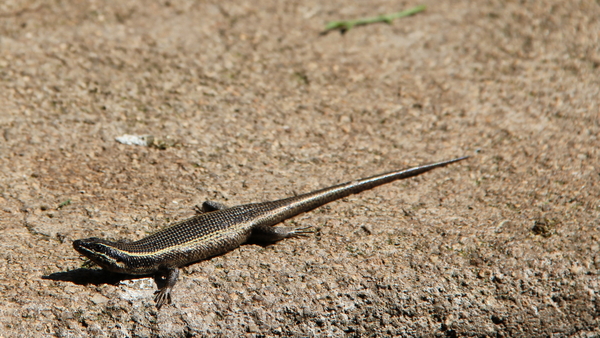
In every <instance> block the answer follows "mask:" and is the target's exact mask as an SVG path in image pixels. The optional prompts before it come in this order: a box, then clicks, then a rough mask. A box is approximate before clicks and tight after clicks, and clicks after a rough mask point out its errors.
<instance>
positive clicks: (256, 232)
mask: <svg viewBox="0 0 600 338" xmlns="http://www.w3.org/2000/svg"><path fill="white" fill-rule="evenodd" d="M314 232H315V229H314V228H313V227H310V226H306V227H286V226H269V227H259V228H255V229H253V230H252V234H251V235H250V239H249V241H252V242H266V243H273V242H277V241H280V240H282V239H284V238H290V237H307V236H308V235H309V234H312V233H314Z"/></svg>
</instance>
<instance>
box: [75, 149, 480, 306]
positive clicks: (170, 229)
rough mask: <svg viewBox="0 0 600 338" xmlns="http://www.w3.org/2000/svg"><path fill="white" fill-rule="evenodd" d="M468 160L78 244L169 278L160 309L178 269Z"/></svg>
mask: <svg viewBox="0 0 600 338" xmlns="http://www.w3.org/2000/svg"><path fill="white" fill-rule="evenodd" d="M467 158H468V156H464V157H459V158H455V159H452V160H448V161H443V162H437V163H431V164H425V165H421V166H417V167H412V168H409V169H404V170H396V171H391V172H388V173H384V174H380V175H375V176H371V177H368V178H363V179H359V180H353V181H349V182H346V183H342V184H338V185H335V186H332V187H328V188H324V189H320V190H316V191H313V192H310V193H306V194H302V195H298V196H293V197H288V198H284V199H280V200H276V201H269V202H261V203H251V204H244V205H238V206H234V207H227V206H225V205H223V204H221V203H218V202H214V201H205V202H204V203H203V204H202V207H201V208H198V209H200V210H197V214H196V215H195V216H193V217H191V218H188V219H185V220H183V221H180V222H176V223H174V224H171V225H169V226H167V227H165V228H164V229H162V230H159V231H157V232H155V233H153V234H151V235H149V236H147V237H145V238H142V239H140V240H138V241H134V242H131V241H111V240H107V239H101V238H97V237H91V238H86V239H78V240H75V241H73V248H74V249H75V250H76V251H78V252H79V253H80V254H82V255H83V256H85V257H87V258H88V259H89V260H90V261H91V263H95V264H96V265H98V266H100V267H101V268H103V269H105V270H108V271H111V272H116V273H122V274H129V275H150V274H155V275H156V274H158V275H159V276H164V277H165V280H166V282H165V285H164V287H162V288H161V289H160V290H158V291H157V293H156V296H155V302H156V307H157V308H158V309H159V310H160V308H161V307H162V306H163V305H165V304H167V303H171V302H172V297H171V292H172V290H173V287H174V286H175V284H176V283H177V280H178V278H179V268H181V267H183V266H187V265H189V264H192V263H195V262H199V261H202V260H206V259H209V258H211V257H214V256H218V255H221V254H224V253H226V252H228V251H231V250H233V249H235V248H237V247H239V246H240V245H242V244H243V243H245V242H249V241H251V242H266V243H270V242H273V243H274V242H277V241H280V240H282V239H284V238H290V237H296V236H307V235H308V234H309V233H312V232H313V231H312V230H311V228H310V227H287V226H274V225H276V224H278V223H280V222H282V221H284V220H286V219H288V218H291V217H294V216H296V215H298V214H301V213H303V212H307V211H310V210H313V209H315V208H317V207H320V206H322V205H325V204H327V203H329V202H332V201H335V200H338V199H340V198H343V197H346V196H349V195H352V194H357V193H360V192H362V191H365V190H368V189H372V188H374V187H376V186H379V185H382V184H386V183H390V182H392V181H395V180H399V179H404V178H408V177H412V176H417V175H420V174H422V173H425V172H427V171H430V170H432V169H435V168H439V167H444V166H447V165H449V164H452V163H455V162H458V161H462V160H464V159H467Z"/></svg>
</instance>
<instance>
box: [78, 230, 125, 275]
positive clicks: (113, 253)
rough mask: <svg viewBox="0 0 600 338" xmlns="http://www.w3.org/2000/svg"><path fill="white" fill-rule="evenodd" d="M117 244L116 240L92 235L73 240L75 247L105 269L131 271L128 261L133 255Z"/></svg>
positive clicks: (121, 271) (120, 271)
mask: <svg viewBox="0 0 600 338" xmlns="http://www.w3.org/2000/svg"><path fill="white" fill-rule="evenodd" d="M115 244H116V243H115V242H111V241H107V240H104V239H100V238H96V237H91V238H85V239H78V240H76V241H73V248H74V249H75V250H77V252H79V253H80V254H82V255H84V256H85V257H87V258H88V259H89V260H91V261H92V262H94V263H96V264H98V265H99V266H100V267H101V268H103V269H105V270H108V271H112V272H119V273H127V272H128V271H130V269H129V268H128V262H129V260H130V259H131V257H129V256H128V255H127V254H126V253H124V252H123V251H121V250H119V249H117V248H116V247H115Z"/></svg>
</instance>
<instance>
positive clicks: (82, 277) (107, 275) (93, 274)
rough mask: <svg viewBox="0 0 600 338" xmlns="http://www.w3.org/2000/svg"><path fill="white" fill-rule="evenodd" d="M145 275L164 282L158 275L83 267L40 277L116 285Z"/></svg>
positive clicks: (80, 282)
mask: <svg viewBox="0 0 600 338" xmlns="http://www.w3.org/2000/svg"><path fill="white" fill-rule="evenodd" d="M146 277H154V280H155V282H156V283H157V284H158V285H161V284H164V281H163V280H162V278H161V277H160V276H157V275H152V274H149V275H128V274H122V273H115V272H110V271H106V270H100V269H85V268H79V269H75V270H70V271H61V272H55V273H51V274H49V275H44V276H42V279H48V280H54V281H61V282H71V283H73V284H77V285H90V284H91V285H96V286H97V285H102V284H111V285H118V284H119V283H120V282H121V281H124V280H132V279H140V278H146Z"/></svg>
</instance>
